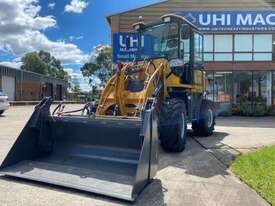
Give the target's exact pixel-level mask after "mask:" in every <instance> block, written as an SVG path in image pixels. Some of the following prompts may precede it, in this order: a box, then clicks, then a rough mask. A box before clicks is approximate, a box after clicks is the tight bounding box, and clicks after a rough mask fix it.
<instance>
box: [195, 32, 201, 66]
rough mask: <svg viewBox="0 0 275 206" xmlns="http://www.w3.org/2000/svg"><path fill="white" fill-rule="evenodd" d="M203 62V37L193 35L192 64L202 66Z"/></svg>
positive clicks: (196, 34)
mask: <svg viewBox="0 0 275 206" xmlns="http://www.w3.org/2000/svg"><path fill="white" fill-rule="evenodd" d="M202 62H203V37H202V35H201V34H199V33H195V34H194V63H195V64H202Z"/></svg>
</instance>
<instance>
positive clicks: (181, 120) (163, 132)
mask: <svg viewBox="0 0 275 206" xmlns="http://www.w3.org/2000/svg"><path fill="white" fill-rule="evenodd" d="M159 132H160V137H159V138H160V142H161V145H162V147H163V149H164V150H166V151H167V152H182V151H183V150H184V149H185V144H186V136H187V116H186V106H185V102H184V101H183V100H181V99H170V100H169V101H167V102H165V103H164V104H163V105H162V107H161V111H160V128H159Z"/></svg>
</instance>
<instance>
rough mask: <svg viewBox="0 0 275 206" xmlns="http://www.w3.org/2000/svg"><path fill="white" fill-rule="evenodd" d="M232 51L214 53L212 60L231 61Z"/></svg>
mask: <svg viewBox="0 0 275 206" xmlns="http://www.w3.org/2000/svg"><path fill="white" fill-rule="evenodd" d="M232 60H233V57H232V53H215V54H214V61H232Z"/></svg>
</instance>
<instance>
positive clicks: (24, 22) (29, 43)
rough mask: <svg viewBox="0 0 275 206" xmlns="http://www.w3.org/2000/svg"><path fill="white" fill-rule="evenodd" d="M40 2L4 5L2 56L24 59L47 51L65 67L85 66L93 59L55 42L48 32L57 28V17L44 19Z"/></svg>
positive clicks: (15, 0) (0, 7) (8, 0)
mask: <svg viewBox="0 0 275 206" xmlns="http://www.w3.org/2000/svg"><path fill="white" fill-rule="evenodd" d="M40 10H41V6H40V5H38V1H37V0H1V1H0V52H5V53H8V54H12V55H14V56H17V57H22V56H23V55H24V54H25V53H27V52H32V51H37V50H45V51H48V52H50V53H51V54H52V55H54V56H55V57H56V58H58V59H59V60H61V62H62V63H63V64H83V63H85V62H87V61H88V59H89V55H87V54H85V53H83V51H81V50H80V49H79V48H78V47H77V45H75V44H72V43H66V42H65V41H52V40H50V39H48V37H47V36H46V35H45V34H44V33H43V31H44V30H46V29H50V28H55V27H57V22H56V19H55V18H54V17H53V16H40V15H39V11H40Z"/></svg>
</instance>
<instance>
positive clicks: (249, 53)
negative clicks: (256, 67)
mask: <svg viewBox="0 0 275 206" xmlns="http://www.w3.org/2000/svg"><path fill="white" fill-rule="evenodd" d="M272 38H273V37H272V34H217V35H205V36H204V60H205V61H272V58H274V60H275V55H274V54H273V53H272V49H273V50H275V46H274V45H273V39H272Z"/></svg>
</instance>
